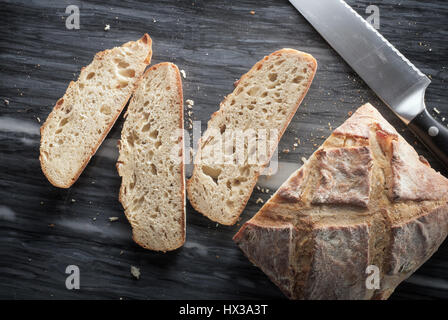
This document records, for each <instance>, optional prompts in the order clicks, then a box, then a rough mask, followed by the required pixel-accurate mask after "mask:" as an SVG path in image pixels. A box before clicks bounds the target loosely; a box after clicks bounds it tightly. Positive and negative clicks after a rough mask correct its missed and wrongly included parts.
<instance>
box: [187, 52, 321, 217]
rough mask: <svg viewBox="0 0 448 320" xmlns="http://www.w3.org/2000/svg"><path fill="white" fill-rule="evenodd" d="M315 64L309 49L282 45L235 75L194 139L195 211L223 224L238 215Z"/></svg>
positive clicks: (191, 186)
mask: <svg viewBox="0 0 448 320" xmlns="http://www.w3.org/2000/svg"><path fill="white" fill-rule="evenodd" d="M316 68H317V63H316V60H315V59H314V58H313V57H312V56H311V55H309V54H307V53H303V52H299V51H296V50H293V49H282V50H279V51H276V52H274V53H272V54H270V55H269V56H267V57H265V58H264V59H262V60H261V61H259V62H258V63H256V64H255V65H254V66H253V67H252V69H250V71H249V72H248V73H246V74H245V75H243V76H242V77H241V79H240V80H239V81H238V82H237V85H236V87H235V90H234V91H233V92H232V93H231V94H229V95H228V96H227V97H226V98H225V99H224V101H222V103H221V106H220V109H219V110H218V111H217V112H215V113H214V114H213V115H212V117H211V119H210V121H209V122H208V128H207V130H206V132H205V133H204V134H203V136H202V138H201V140H200V142H199V148H198V151H197V154H196V157H195V161H194V165H195V166H194V169H193V174H192V177H191V178H190V179H189V180H188V182H187V192H188V198H189V200H190V203H191V204H192V206H193V207H194V208H195V209H196V210H197V211H199V212H201V213H202V214H204V215H205V216H207V217H208V218H210V219H211V220H213V221H216V222H219V223H221V224H225V225H233V224H234V223H235V222H236V221H237V220H238V217H239V215H240V214H241V212H242V210H243V209H244V207H245V205H246V203H247V201H248V199H249V197H250V195H251V193H252V190H253V188H254V186H255V184H256V182H257V179H258V176H259V175H260V173H261V172H262V171H263V169H264V168H265V167H266V165H267V164H268V163H269V160H270V158H271V156H272V154H273V152H274V151H275V149H276V147H277V144H278V141H279V139H280V138H281V136H282V134H283V132H284V131H285V130H286V127H287V126H288V124H289V122H290V121H291V118H292V117H293V115H294V113H295V112H296V110H297V108H298V107H299V104H300V103H301V101H302V99H303V98H304V96H305V94H306V92H307V91H308V88H309V87H310V85H311V82H312V80H313V77H314V74H315V72H316Z"/></svg>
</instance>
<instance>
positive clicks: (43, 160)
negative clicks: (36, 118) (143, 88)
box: [39, 34, 152, 188]
mask: <svg viewBox="0 0 448 320" xmlns="http://www.w3.org/2000/svg"><path fill="white" fill-rule="evenodd" d="M137 43H143V44H144V46H145V47H146V48H147V49H146V50H147V54H146V56H145V57H144V59H143V60H142V61H141V63H140V65H139V66H136V70H135V80H134V82H133V83H132V84H131V86H130V87H131V90H130V92H129V93H128V94H127V95H126V97H125V98H124V99H123V102H122V104H121V105H120V106H119V107H118V109H117V111H116V112H115V113H114V114H113V117H112V118H111V119H110V120H109V121H108V124H107V126H106V127H105V128H104V130H102V132H101V135H100V136H99V137H98V138H97V140H96V142H95V143H94V144H93V145H92V146H91V150H90V152H89V154H88V155H86V156H84V157H83V158H84V159H80V161H79V164H78V169H77V170H75V171H74V172H73V174H72V175H70V176H66V177H64V178H63V179H62V180H61V179H60V177H59V178H56V177H55V175H54V174H52V171H53V170H54V168H52V167H51V164H48V163H47V162H48V161H47V160H48V159H47V158H48V157H47V156H45V157H44V156H43V155H46V154H47V152H48V151H47V150H46V149H47V148H46V147H44V145H45V144H46V143H47V142H48V141H47V140H48V137H47V136H46V133H47V132H49V133H48V134H50V133H52V132H54V131H56V128H49V127H50V126H52V125H53V124H52V123H53V122H54V121H57V120H58V118H57V117H58V116H59V115H58V112H59V111H60V109H62V108H64V107H65V106H64V101H65V100H64V99H65V98H66V95H67V93H68V92H71V91H73V90H74V89H75V87H76V86H78V85H79V81H80V79H81V78H82V77H84V76H85V72H87V70H89V68H88V67H89V66H90V65H89V66H87V67H83V68H81V73H80V75H79V77H78V80H77V81H76V82H74V81H71V82H70V84H69V86H68V88H67V91H66V93H65V94H64V96H63V97H62V98H60V99H59V100H58V101H57V103H56V105H55V106H54V108H53V110H52V112H51V113H50V114H49V115H48V118H47V120H46V121H45V122H44V124H43V125H42V126H41V128H40V133H41V142H40V155H39V161H40V164H41V169H42V172H43V173H44V175H45V177H46V178H47V179H48V181H49V182H50V183H51V184H52V185H53V186H55V187H59V188H70V187H71V186H72V185H73V183H75V182H76V180H77V179H78V178H79V176H80V175H81V173H82V172H83V171H84V169H85V167H86V166H87V164H88V163H89V161H90V159H91V158H92V157H93V155H94V154H95V153H96V151H97V150H98V148H99V147H100V145H101V143H102V142H103V141H104V139H105V138H106V136H107V134H108V133H109V131H110V130H111V128H112V126H113V125H114V124H115V122H116V120H117V119H118V117H119V115H120V113H121V111H122V110H123V109H124V107H125V106H126V104H127V102H128V101H129V98H130V97H131V95H132V92H133V91H134V89H135V88H136V87H137V85H138V82H139V80H140V78H141V76H142V74H143V71H144V69H145V68H146V66H147V65H149V64H150V62H151V57H152V40H151V38H150V36H149V35H148V34H144V35H143V36H142V38H140V39H139V40H138V41H129V42H127V43H125V44H123V45H122V46H121V47H117V48H113V49H107V50H104V51H101V52H98V53H96V54H95V57H94V60H93V61H92V63H91V65H92V64H93V63H94V62H97V61H101V60H104V58H105V56H106V55H107V54H109V53H111V54H112V53H114V50H120V49H121V48H131V47H132V46H133V45H134V44H137ZM91 71H92V70H91ZM95 71H101V70H95ZM117 88H119V87H117ZM69 107H70V106H69Z"/></svg>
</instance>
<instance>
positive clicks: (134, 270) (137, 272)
mask: <svg viewBox="0 0 448 320" xmlns="http://www.w3.org/2000/svg"><path fill="white" fill-rule="evenodd" d="M131 274H132V275H133V276H134V278H135V279H137V280H138V279H140V268H137V267H135V266H131Z"/></svg>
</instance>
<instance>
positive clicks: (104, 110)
mask: <svg viewBox="0 0 448 320" xmlns="http://www.w3.org/2000/svg"><path fill="white" fill-rule="evenodd" d="M100 112H101V113H102V114H105V115H109V114H111V113H112V111H111V110H110V107H109V106H106V105H103V106H101V108H100Z"/></svg>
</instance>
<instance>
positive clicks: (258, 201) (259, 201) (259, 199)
mask: <svg viewBox="0 0 448 320" xmlns="http://www.w3.org/2000/svg"><path fill="white" fill-rule="evenodd" d="M255 203H256V204H259V203H264V201H263V199H261V198H258V199H257V201H255Z"/></svg>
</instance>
